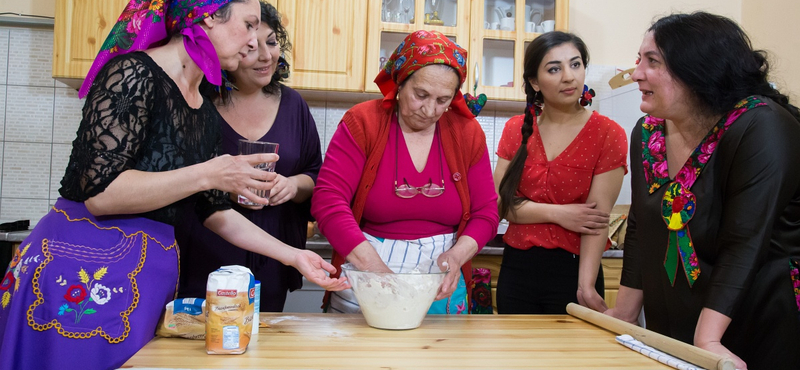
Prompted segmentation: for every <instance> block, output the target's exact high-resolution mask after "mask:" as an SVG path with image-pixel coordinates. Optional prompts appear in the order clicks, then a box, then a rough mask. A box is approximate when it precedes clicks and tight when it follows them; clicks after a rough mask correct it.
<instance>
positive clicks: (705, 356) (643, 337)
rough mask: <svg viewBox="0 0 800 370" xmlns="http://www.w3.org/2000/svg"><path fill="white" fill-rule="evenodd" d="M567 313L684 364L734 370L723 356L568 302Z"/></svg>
mask: <svg viewBox="0 0 800 370" xmlns="http://www.w3.org/2000/svg"><path fill="white" fill-rule="evenodd" d="M567 313H569V314H570V315H572V316H575V317H577V318H579V319H581V320H583V321H588V322H590V323H592V324H594V325H597V326H599V327H601V328H603V329H606V330H608V331H611V332H614V333H617V334H628V335H630V336H632V337H634V338H636V339H637V340H639V341H640V342H642V343H644V344H646V345H648V346H650V347H653V348H655V349H657V350H659V351H662V352H665V353H668V354H670V355H673V356H675V357H677V358H680V359H682V360H684V361H688V362H691V363H693V364H695V365H697V366H701V367H704V368H706V369H716V370H735V369H736V366H735V365H734V363H733V360H731V359H730V358H728V357H723V356H721V355H718V354H716V353H713V352H709V351H706V350H704V349H702V348H699V347H695V346H693V345H690V344H687V343H684V342H681V341H679V340H677V339H672V338H670V337H668V336H666V335H661V334H658V333H656V332H653V331H650V330H647V329H645V328H642V327H639V326H636V325H633V324H630V323H627V322H625V321H622V320H619V319H616V318H613V317H611V316H608V315H605V314H602V313H600V312H597V311H594V310H592V309H589V308H586V307H583V306H581V305H577V304H575V303H570V304H568V305H567Z"/></svg>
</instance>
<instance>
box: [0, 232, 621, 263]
mask: <svg viewBox="0 0 800 370" xmlns="http://www.w3.org/2000/svg"><path fill="white" fill-rule="evenodd" d="M30 233H31V231H30V230H23V231H11V232H0V241H7V242H12V243H20V242H22V241H23V240H25V238H27V237H28V235H30ZM306 248H307V249H309V250H312V251H315V252H317V253H319V254H321V255H322V256H323V257H327V258H330V253H331V245H330V244H329V243H328V240H327V239H325V237H323V236H320V235H314V236H313V237H311V238H309V239H308V241H307V242H306ZM478 254H482V255H489V256H502V255H503V247H497V246H493V245H492V243H490V245H487V246H485V247H483V249H482V250H481V251H480V252H478ZM603 257H604V258H622V251H621V250H618V249H609V250H607V251H605V252H603Z"/></svg>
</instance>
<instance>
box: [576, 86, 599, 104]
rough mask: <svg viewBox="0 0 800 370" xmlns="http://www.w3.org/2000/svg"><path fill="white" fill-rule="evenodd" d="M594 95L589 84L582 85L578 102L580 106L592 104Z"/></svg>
mask: <svg viewBox="0 0 800 370" xmlns="http://www.w3.org/2000/svg"><path fill="white" fill-rule="evenodd" d="M595 96H596V95H595V93H594V89H590V88H589V86H586V85H583V94H581V99H580V100H579V103H580V104H581V106H582V107H585V106H587V105H592V98H594V97H595Z"/></svg>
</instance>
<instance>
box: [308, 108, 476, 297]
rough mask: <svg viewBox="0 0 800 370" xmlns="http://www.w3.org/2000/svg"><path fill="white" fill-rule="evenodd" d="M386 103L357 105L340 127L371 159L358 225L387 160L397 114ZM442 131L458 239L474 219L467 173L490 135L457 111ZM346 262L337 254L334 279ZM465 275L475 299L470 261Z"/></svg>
mask: <svg viewBox="0 0 800 370" xmlns="http://www.w3.org/2000/svg"><path fill="white" fill-rule="evenodd" d="M382 102H383V101H382V100H381V99H376V100H371V101H367V102H364V103H360V104H357V105H356V106H354V107H353V108H351V109H350V110H348V111H347V113H345V114H344V117H342V121H341V123H340V124H344V125H346V126H347V128H348V130H349V131H350V134H351V135H352V136H353V139H355V141H356V143H358V146H359V147H360V148H361V149H362V150H363V151H364V153H365V154H366V156H367V160H366V164H365V168H364V171H363V173H362V175H361V180H360V181H359V183H358V188H357V189H356V194H355V196H354V197H353V203H352V206H351V209H352V210H353V216H354V217H355V219H356V222H358V223H361V216H362V215H363V212H364V205H365V203H366V201H367V195H368V194H369V189H370V188H371V187H372V184H373V183H374V182H375V176H376V168H377V167H378V164H379V163H380V161H381V158H382V157H383V152H384V150H385V149H386V142H387V141H388V140H389V128H390V127H391V122H392V121H391V120H392V114H393V113H394V110H387V109H385V108H383V107H382V105H381V103H382ZM439 127H440V129H441V133H442V148H443V149H444V156H445V159H446V160H447V166H448V167H449V168H450V171H451V175H452V178H453V182H454V183H455V185H456V190H457V192H458V196H459V198H460V199H461V210H462V217H461V222H460V223H459V225H458V231H457V233H456V238H458V237H460V236H461V234H462V232H463V231H464V227H466V225H467V221H469V219H470V213H469V210H470V196H469V186H468V183H467V173H468V172H469V168H470V167H471V166H473V165H475V164H476V163H478V161H479V160H480V159H481V157H482V156H483V155H484V153H485V152H486V150H487V148H486V134H484V132H483V129H482V128H481V126H480V124H478V121H477V120H475V119H474V118H466V117H464V116H462V115H459V114H458V113H456V112H454V111H447V112H445V113H444V114H443V115H442V117H441V118H440V119H439ZM481 248H483V246H482V245H479V246H478V250H479V251H480V249H481ZM344 262H345V257H344V256H342V255H340V254H339V253H337V252H336V251H333V257H332V260H331V263H332V264H333V265H334V266H335V267H336V269H337V270H338V271H337V272H336V273H335V274H333V276H334V277H338V276H339V275H340V273H341V269H340V268H339V267H340V266H341V265H342V263H344ZM461 272H462V273H463V274H464V280H465V282H466V285H467V294H468V296H469V298H471V296H472V263H471V262H469V261H467V263H465V264H464V265H463V266H462V267H461ZM329 296H330V292H327V293H326V294H325V299H324V302H323V307H325V306H326V305H327V303H328V298H329ZM469 298H468V299H469Z"/></svg>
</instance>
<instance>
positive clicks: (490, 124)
mask: <svg viewBox="0 0 800 370" xmlns="http://www.w3.org/2000/svg"><path fill="white" fill-rule="evenodd" d="M476 119H477V120H478V123H480V124H481V128H482V129H483V132H484V133H485V134H486V148H487V149H488V150H489V160H490V161H497V154H495V151H496V150H495V149H496V148H495V145H494V142H495V140H494V124H495V120H494V116H484V115H480V116H478V117H476Z"/></svg>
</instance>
